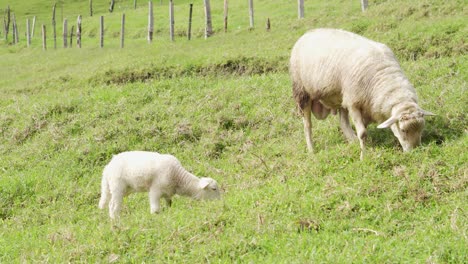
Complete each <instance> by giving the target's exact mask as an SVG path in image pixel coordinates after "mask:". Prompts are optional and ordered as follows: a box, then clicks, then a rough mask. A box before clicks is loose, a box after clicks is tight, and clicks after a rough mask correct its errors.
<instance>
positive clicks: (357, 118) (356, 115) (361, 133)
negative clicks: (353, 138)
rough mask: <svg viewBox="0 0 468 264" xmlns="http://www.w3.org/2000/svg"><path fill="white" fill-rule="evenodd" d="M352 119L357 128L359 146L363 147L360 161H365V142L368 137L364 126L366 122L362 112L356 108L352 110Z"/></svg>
mask: <svg viewBox="0 0 468 264" xmlns="http://www.w3.org/2000/svg"><path fill="white" fill-rule="evenodd" d="M350 114H351V118H352V119H353V121H354V126H355V127H356V132H357V136H358V139H359V144H360V146H361V156H360V159H361V160H363V159H364V152H365V146H364V144H365V142H366V137H367V131H366V125H365V124H364V120H363V118H362V115H361V111H359V110H358V109H356V108H352V109H351V110H350Z"/></svg>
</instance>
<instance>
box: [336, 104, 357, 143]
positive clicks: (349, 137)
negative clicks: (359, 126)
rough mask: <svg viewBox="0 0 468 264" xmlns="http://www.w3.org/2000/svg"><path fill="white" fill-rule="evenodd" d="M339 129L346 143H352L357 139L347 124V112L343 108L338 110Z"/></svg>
mask: <svg viewBox="0 0 468 264" xmlns="http://www.w3.org/2000/svg"><path fill="white" fill-rule="evenodd" d="M340 127H341V130H342V131H343V134H344V135H345V137H346V139H347V140H348V142H353V141H354V140H356V139H357V137H356V134H355V133H354V130H353V128H352V127H351V124H350V123H349V117H348V110H347V109H345V108H340Z"/></svg>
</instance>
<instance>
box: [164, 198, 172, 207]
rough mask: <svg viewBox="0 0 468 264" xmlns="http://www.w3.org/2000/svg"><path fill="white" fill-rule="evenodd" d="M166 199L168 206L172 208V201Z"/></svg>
mask: <svg viewBox="0 0 468 264" xmlns="http://www.w3.org/2000/svg"><path fill="white" fill-rule="evenodd" d="M165 199H166V203H167V206H168V207H171V206H172V199H171V198H168V197H166V198H165Z"/></svg>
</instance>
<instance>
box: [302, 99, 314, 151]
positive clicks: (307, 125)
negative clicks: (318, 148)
mask: <svg viewBox="0 0 468 264" xmlns="http://www.w3.org/2000/svg"><path fill="white" fill-rule="evenodd" d="M311 112H312V101H309V102H308V103H307V104H306V105H305V106H304V107H303V108H302V122H303V123H304V134H305V139H306V143H307V150H308V151H309V152H312V151H313V147H312V128H311V127H312V125H311V123H312V121H311Z"/></svg>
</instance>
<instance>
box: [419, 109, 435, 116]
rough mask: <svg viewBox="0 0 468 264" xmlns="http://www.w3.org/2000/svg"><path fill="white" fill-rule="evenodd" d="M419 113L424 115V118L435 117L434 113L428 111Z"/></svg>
mask: <svg viewBox="0 0 468 264" xmlns="http://www.w3.org/2000/svg"><path fill="white" fill-rule="evenodd" d="M421 113H422V114H423V115H424V116H435V115H436V114H434V113H431V112H429V111H426V110H424V109H421Z"/></svg>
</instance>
